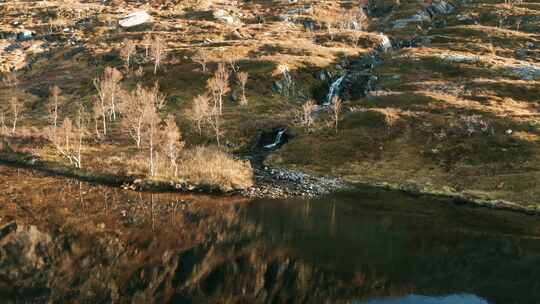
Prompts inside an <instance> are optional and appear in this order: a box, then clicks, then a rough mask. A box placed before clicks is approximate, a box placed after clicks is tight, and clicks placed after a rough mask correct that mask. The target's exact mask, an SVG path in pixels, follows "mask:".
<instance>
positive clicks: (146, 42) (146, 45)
mask: <svg viewBox="0 0 540 304" xmlns="http://www.w3.org/2000/svg"><path fill="white" fill-rule="evenodd" d="M141 43H142V45H143V46H144V57H145V58H148V55H149V52H148V51H149V50H150V46H151V45H152V36H150V34H145V35H144V36H143V40H142V42H141Z"/></svg>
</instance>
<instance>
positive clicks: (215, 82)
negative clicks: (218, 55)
mask: <svg viewBox="0 0 540 304" xmlns="http://www.w3.org/2000/svg"><path fill="white" fill-rule="evenodd" d="M207 86H208V89H209V90H210V92H211V93H212V97H213V99H214V107H218V109H219V114H220V115H221V114H222V113H223V96H224V95H225V94H227V93H228V92H229V91H230V89H231V88H230V87H229V73H228V72H227V70H226V68H225V65H224V64H223V63H219V64H218V67H217V70H216V72H215V73H214V77H212V78H210V79H209V80H208V83H207Z"/></svg>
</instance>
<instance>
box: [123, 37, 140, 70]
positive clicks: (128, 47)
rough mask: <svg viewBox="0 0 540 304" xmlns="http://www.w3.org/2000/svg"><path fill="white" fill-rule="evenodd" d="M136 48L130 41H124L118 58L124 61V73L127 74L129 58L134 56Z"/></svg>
mask: <svg viewBox="0 0 540 304" xmlns="http://www.w3.org/2000/svg"><path fill="white" fill-rule="evenodd" d="M136 50H137V48H136V47H135V43H133V41H132V40H129V39H124V43H123V47H122V49H121V50H120V57H122V59H123V60H124V65H125V67H126V72H129V68H130V63H131V58H132V57H133V55H135V52H136Z"/></svg>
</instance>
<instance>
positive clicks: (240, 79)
mask: <svg viewBox="0 0 540 304" xmlns="http://www.w3.org/2000/svg"><path fill="white" fill-rule="evenodd" d="M236 77H237V78H238V82H239V83H240V87H241V88H242V98H241V99H240V105H243V106H245V105H247V104H248V100H247V98H246V84H247V81H248V77H249V74H248V73H247V72H240V73H238V74H237V75H236Z"/></svg>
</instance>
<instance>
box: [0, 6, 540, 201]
mask: <svg viewBox="0 0 540 304" xmlns="http://www.w3.org/2000/svg"><path fill="white" fill-rule="evenodd" d="M133 12H140V15H138V18H142V19H140V20H137V19H135V20H134V19H131V20H130V19H129V18H128V19H126V18H125V17H126V15H128V14H129V13H133ZM142 12H145V14H143V13H142ZM0 13H1V14H2V20H1V21H0V22H1V24H0V70H1V71H2V72H4V73H5V76H4V82H3V86H2V87H1V88H0V102H1V103H0V105H2V106H3V105H7V101H8V99H9V97H10V96H13V95H16V96H18V97H19V99H20V100H23V101H24V113H23V115H21V120H20V121H21V122H20V124H21V125H24V126H26V127H27V128H29V129H30V131H28V132H30V133H31V134H35V133H39V130H41V128H43V127H44V126H46V125H48V124H50V121H49V120H48V118H47V116H48V114H47V109H48V108H47V105H48V104H49V103H50V96H51V91H50V87H51V86H53V85H57V86H59V87H60V88H61V90H62V97H63V98H64V101H65V102H64V103H62V106H61V117H62V118H63V117H68V116H73V115H75V114H76V113H77V109H78V107H79V105H83V106H84V107H86V108H87V109H89V111H90V112H91V108H92V102H93V101H92V100H93V98H95V96H96V94H97V92H96V90H95V88H94V86H93V79H94V78H95V77H97V76H99V75H101V74H102V73H103V70H104V69H105V67H115V68H116V69H118V70H119V71H121V72H122V74H123V80H122V82H121V86H122V87H123V88H124V89H125V90H133V89H134V88H135V86H136V84H137V83H141V84H142V85H144V86H147V87H150V86H152V85H153V84H154V82H155V81H158V82H159V86H160V90H161V91H162V92H163V93H164V94H165V95H166V100H167V102H166V105H165V107H164V109H163V111H162V113H161V114H162V116H163V118H164V117H165V116H166V114H171V113H172V114H174V115H176V123H177V124H178V126H179V128H180V130H181V131H182V134H183V139H184V140H185V142H186V145H187V147H189V146H195V145H207V144H213V143H214V142H215V136H214V134H213V133H212V132H213V129H212V128H211V126H204V127H203V132H198V130H197V126H196V124H194V123H193V121H192V119H190V115H189V114H190V112H189V110H190V109H192V106H193V100H194V99H195V98H196V97H197V96H198V95H200V94H203V93H204V92H205V90H206V82H207V80H208V79H209V78H210V77H211V76H212V74H213V73H214V71H215V70H216V67H217V64H218V63H222V64H224V65H225V66H226V68H227V70H228V71H229V72H230V87H231V90H230V91H229V92H228V93H227V94H225V96H224V103H223V107H224V108H223V114H222V119H223V120H222V126H223V127H222V129H221V130H220V132H219V133H220V134H221V136H222V146H223V148H224V149H226V150H228V151H229V152H232V153H235V154H237V155H248V156H252V155H253V153H254V151H256V152H257V151H259V150H260V149H263V150H264V149H265V148H264V147H265V146H268V145H271V144H272V141H273V137H272V136H270V137H269V138H268V139H264V138H265V136H261V134H276V132H277V130H282V129H286V133H285V136H284V137H283V138H284V139H285V140H283V142H280V143H279V145H275V146H271V147H270V148H268V149H267V150H269V151H270V152H271V153H269V154H268V157H267V158H263V161H264V164H265V166H269V167H286V168H288V169H292V170H298V171H303V172H309V173H313V174H322V175H331V176H336V177H342V178H344V179H345V180H347V181H351V182H361V183H368V184H376V185H383V186H388V187H392V188H400V189H409V190H411V189H412V190H414V191H421V192H430V193H444V194H452V195H460V196H466V197H472V198H481V199H494V200H506V201H513V202H516V203H519V204H522V205H528V206H530V207H533V208H536V206H537V203H538V197H539V194H540V192H539V191H540V185H539V183H540V141H539V136H540V127H539V111H538V109H539V102H540V35H539V34H538V32H539V29H540V3H539V2H537V1H491V0H482V1H465V0H459V1H458V0H456V1H445V0H433V1H431V0H426V1H417V0H401V1H393V0H372V1H367V2H365V1H339V0H336V1H308V0H305V1H255V0H254V1H228V0H227V1H225V0H223V1H209V0H208V1H155V2H152V4H141V3H139V2H137V1H84V2H83V1H80V2H78V1H36V2H18V1H5V2H3V3H0ZM146 14H147V15H146ZM126 22H127V23H126ZM130 22H135V23H140V24H138V25H136V26H132V25H133V24H131V23H130ZM149 37H154V38H155V37H160V39H163V42H164V45H165V47H164V49H165V52H164V56H163V58H162V61H161V65H160V67H159V69H157V70H156V72H155V73H154V68H155V60H154V59H155V58H153V55H152V54H149V55H148V49H149V48H150V46H149V44H150V42H149V41H150V40H149V39H150V38H149ZM130 45H134V48H135V51H134V52H133V53H132V54H131V57H130V63H129V64H130V66H129V67H128V66H126V59H125V52H126V51H125V50H126V48H128V47H129V46H130ZM151 53H152V52H151ZM154 57H155V56H154ZM12 71H16V78H17V81H13V77H14V76H13V74H12V73H11V72H12ZM240 72H247V73H248V74H249V78H248V81H247V84H246V86H245V94H244V92H243V91H244V90H242V86H241V84H240V83H239V81H238V80H237V79H238V75H239V73H240ZM14 82H16V85H14ZM244 97H245V100H244ZM334 97H339V98H340V99H341V100H343V107H342V111H341V112H340V113H339V115H338V117H337V121H338V124H337V130H334V118H335V116H334V115H333V113H332V109H333V108H334V107H333V104H334V101H335V99H334ZM309 100H314V101H315V105H313V106H311V107H306V106H305V105H306V104H307V103H308V101H309ZM244 101H245V102H244ZM306 109H307V110H306ZM5 112H6V117H7V118H6V120H9V119H10V117H9V109H7V108H6V109H5ZM306 113H307V115H306ZM112 125H113V129H112V132H110V134H109V135H108V137H107V138H105V139H101V140H94V139H92V140H88V143H87V146H88V148H87V149H85V151H83V154H84V158H85V160H86V163H87V164H88V165H87V166H88V167H89V168H90V169H91V170H93V171H95V172H107V173H111V174H126V173H130V170H131V171H134V172H137V174H141V171H137V170H136V169H137V168H135V169H133V168H131V167H130V165H129V164H127V161H126V160H127V159H134V158H137V157H138V155H139V152H138V151H137V149H136V148H135V146H134V144H133V143H132V142H130V141H129V140H128V138H129V137H128V136H127V135H126V132H125V130H123V129H122V128H120V127H116V126H115V124H114V123H112ZM19 137H20V136H19ZM261 138H262V139H261ZM263 139H264V140H263ZM10 149H12V150H19V151H26V152H28V150H30V153H31V155H32V157H36V158H38V159H41V160H45V161H51V162H57V163H65V160H62V158H61V156H59V155H58V153H56V152H55V151H54V150H53V149H52V147H51V145H50V144H49V143H47V141H45V142H41V143H40V144H39V145H37V144H35V143H28V142H27V141H26V140H22V139H11V148H10ZM262 168H264V166H262Z"/></svg>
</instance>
